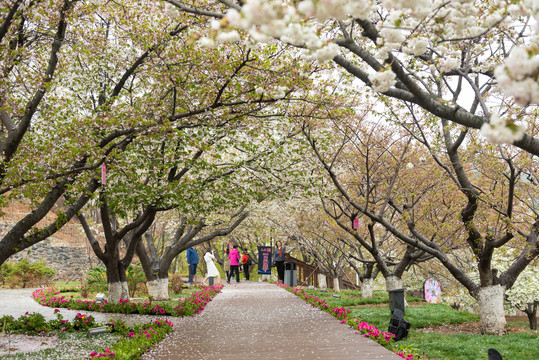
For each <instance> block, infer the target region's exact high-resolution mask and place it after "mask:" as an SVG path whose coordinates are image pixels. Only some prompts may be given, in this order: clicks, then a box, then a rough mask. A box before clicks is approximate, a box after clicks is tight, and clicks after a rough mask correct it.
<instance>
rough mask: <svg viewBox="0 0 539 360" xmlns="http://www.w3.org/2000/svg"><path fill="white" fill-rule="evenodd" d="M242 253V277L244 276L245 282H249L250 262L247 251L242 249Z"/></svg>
mask: <svg viewBox="0 0 539 360" xmlns="http://www.w3.org/2000/svg"><path fill="white" fill-rule="evenodd" d="M242 252H243V255H242V257H241V264H242V266H243V276H245V280H249V275H250V274H249V267H250V266H251V264H252V261H251V257H250V256H249V253H248V252H247V250H245V249H243V250H242Z"/></svg>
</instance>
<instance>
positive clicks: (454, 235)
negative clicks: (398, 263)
mask: <svg viewBox="0 0 539 360" xmlns="http://www.w3.org/2000/svg"><path fill="white" fill-rule="evenodd" d="M416 111H417V109H416V108H414V107H404V108H399V107H398V106H396V107H394V108H391V109H390V111H384V114H385V116H387V117H388V118H389V119H397V123H398V124H396V125H398V126H388V125H381V124H382V123H380V122H373V121H369V119H368V118H363V119H364V120H363V121H362V124H361V125H360V126H358V125H355V126H354V125H349V124H350V123H349V122H342V121H339V122H338V123H336V125H334V127H333V128H334V129H335V131H336V132H338V133H339V134H341V135H340V136H341V137H342V139H344V140H343V141H342V143H339V144H338V145H335V144H330V145H331V146H328V145H326V144H325V143H324V142H321V141H318V142H316V141H315V139H316V137H315V136H314V130H312V129H313V127H306V128H305V134H306V136H307V138H308V139H309V142H310V144H311V146H312V148H313V150H314V153H315V154H316V157H317V158H318V160H319V161H320V163H321V165H322V166H323V168H324V169H325V171H326V173H327V174H328V176H329V179H331V182H332V183H333V184H334V186H335V188H336V189H337V190H338V192H339V193H340V195H341V200H340V201H341V202H340V203H336V204H337V206H338V207H339V210H340V211H341V212H342V213H344V214H348V215H347V217H348V218H349V219H352V218H353V217H354V216H357V217H359V218H360V219H361V217H364V218H365V220H364V221H365V222H367V223H372V224H373V225H371V226H374V225H376V226H381V227H383V228H384V229H386V230H387V231H389V232H390V233H391V234H392V235H393V236H394V237H395V238H397V239H399V240H400V241H402V242H404V243H406V244H407V245H409V246H413V247H414V248H415V249H416V250H418V251H421V252H423V253H424V254H427V255H429V256H431V257H434V258H436V259H438V260H439V261H440V262H441V263H442V264H443V265H444V267H446V269H447V270H448V271H449V272H450V273H451V275H452V276H453V277H455V279H456V280H458V281H459V282H460V283H461V284H462V285H463V286H464V287H465V288H466V289H467V290H468V291H469V293H470V294H471V295H472V297H474V298H475V299H477V300H478V302H479V308H480V312H481V322H482V331H483V332H489V333H496V334H500V333H503V331H504V325H505V314H504V309H503V300H504V293H505V291H506V290H507V289H510V288H511V287H512V286H513V284H514V283H515V280H516V279H517V278H518V276H519V274H520V273H521V272H522V271H524V269H525V268H526V267H527V266H528V265H529V264H530V263H531V262H532V261H533V260H534V259H535V258H537V256H538V254H539V246H538V245H539V244H538V243H537V234H538V231H537V221H536V220H534V218H535V217H536V216H537V209H536V205H537V204H536V195H535V186H536V185H535V184H534V181H529V180H526V181H524V179H527V178H528V177H531V178H532V179H533V178H534V177H533V172H532V173H530V172H529V170H528V169H529V166H530V164H531V163H534V161H535V160H534V157H533V155H530V154H528V153H526V152H524V151H516V150H511V149H510V148H505V147H495V146H492V145H487V144H485V143H484V141H483V140H482V139H481V138H480V137H478V136H477V134H476V135H474V134H473V133H471V132H469V131H468V130H466V129H459V128H458V127H456V126H452V125H451V124H450V123H449V122H448V121H442V124H443V128H442V129H441V131H438V130H437V129H436V125H434V124H435V123H434V124H433V126H434V127H429V128H426V127H425V126H422V125H421V124H420V120H418V118H419V115H417V116H416ZM382 115H383V114H382ZM352 124H353V123H352ZM318 126H320V127H321V128H322V130H323V131H326V127H327V126H328V125H327V124H322V125H318ZM373 128H376V129H377V131H373ZM384 130H385V131H387V132H385V131H384ZM388 132H389V133H391V134H392V135H391V136H390V137H389V136H387V135H384V134H388ZM317 140H318V139H317ZM479 156H481V161H477V159H478V157H479ZM360 159H361V162H358V160H360ZM350 160H352V161H350ZM362 163H363V164H362ZM358 164H362V165H361V166H359V165H358ZM349 174H353V176H351V175H349ZM530 224H531V226H530ZM345 225H347V226H350V222H348V224H345ZM508 248H514V249H518V250H517V251H516V252H515V257H514V258H512V259H511V260H510V261H509V263H508V264H506V267H505V268H504V269H503V271H501V269H500V268H497V266H496V265H495V264H494V263H493V261H492V259H493V255H494V254H495V253H497V252H502V253H503V252H505V251H506V250H505V249H508ZM462 251H465V252H466V253H467V254H468V255H469V257H467V258H470V259H473V261H472V263H473V266H474V267H475V270H476V272H477V275H478V276H477V277H470V276H469V274H468V272H467V269H464V268H462V267H461V266H460V264H459V262H458V261H455V256H458V254H459V253H460V252H462Z"/></svg>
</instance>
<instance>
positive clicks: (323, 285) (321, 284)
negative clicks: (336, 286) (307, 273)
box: [318, 274, 328, 289]
mask: <svg viewBox="0 0 539 360" xmlns="http://www.w3.org/2000/svg"><path fill="white" fill-rule="evenodd" d="M318 287H319V288H320V289H325V288H327V287H328V282H327V280H326V275H324V274H318Z"/></svg>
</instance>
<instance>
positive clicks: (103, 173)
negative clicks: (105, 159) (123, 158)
mask: <svg viewBox="0 0 539 360" xmlns="http://www.w3.org/2000/svg"><path fill="white" fill-rule="evenodd" d="M101 184H103V185H107V165H105V163H103V165H101Z"/></svg>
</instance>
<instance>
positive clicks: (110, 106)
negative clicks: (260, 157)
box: [0, 0, 303, 263]
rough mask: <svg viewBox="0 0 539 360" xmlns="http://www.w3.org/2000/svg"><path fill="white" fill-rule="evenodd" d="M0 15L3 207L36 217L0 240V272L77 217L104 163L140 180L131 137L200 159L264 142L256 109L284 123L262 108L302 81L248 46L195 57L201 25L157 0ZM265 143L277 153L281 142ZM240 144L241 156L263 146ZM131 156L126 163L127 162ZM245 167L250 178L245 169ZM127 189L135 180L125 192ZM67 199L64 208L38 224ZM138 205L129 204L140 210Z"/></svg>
mask: <svg viewBox="0 0 539 360" xmlns="http://www.w3.org/2000/svg"><path fill="white" fill-rule="evenodd" d="M0 11H1V15H2V17H1V29H2V30H1V32H0V35H1V36H0V40H1V42H0V44H1V45H2V48H1V51H2V58H3V59H5V61H4V62H3V65H2V66H3V68H2V69H3V71H4V77H3V79H4V81H3V82H2V84H1V86H2V89H1V91H2V96H1V98H2V100H1V101H2V103H1V104H0V107H1V108H0V111H1V119H2V123H3V127H2V131H4V132H3V133H2V134H3V143H2V144H3V145H2V146H3V147H2V149H3V150H2V151H3V153H2V154H3V156H4V162H3V165H2V171H1V173H2V175H1V179H2V191H1V192H2V194H3V197H2V203H3V204H6V203H7V202H8V201H10V200H11V199H19V200H21V201H31V203H32V206H33V209H34V210H33V211H32V212H31V213H30V214H29V215H28V216H26V217H25V218H24V219H23V220H22V221H20V222H18V223H17V224H15V226H14V227H13V228H12V229H11V230H10V231H9V232H8V233H7V234H6V235H4V236H3V238H2V239H1V240H0V263H2V262H4V261H5V260H6V259H7V258H8V257H9V256H11V255H12V254H14V253H16V252H18V251H21V250H23V249H26V248H28V247H30V246H32V245H34V244H36V243H37V242H39V241H42V240H44V239H46V238H47V237H49V236H51V235H53V234H54V233H55V232H56V231H57V230H58V229H59V228H61V226H63V225H64V224H65V223H66V222H67V221H68V220H69V219H70V218H71V217H73V216H74V215H75V214H76V213H77V212H78V211H79V210H80V209H82V207H83V206H84V205H85V204H86V203H87V202H88V201H89V200H90V199H91V197H92V196H93V194H94V193H95V191H96V190H97V189H98V188H99V187H100V186H101V184H100V183H101V181H100V173H99V169H101V165H102V164H103V163H104V162H107V165H111V164H113V163H114V162H118V161H119V159H120V158H121V157H122V156H125V157H124V158H123V160H122V161H123V163H122V165H123V168H122V170H121V171H123V172H126V173H127V172H129V171H132V172H131V174H132V175H134V174H136V173H137V165H136V164H137V162H136V161H134V159H137V157H136V156H134V154H136V153H137V151H138V152H139V153H141V151H140V149H143V147H144V145H141V144H142V143H143V142H140V143H139V145H137V146H138V148H137V149H136V150H133V148H134V146H133V145H132V144H133V142H134V141H135V139H137V138H139V137H145V138H146V139H147V140H146V141H147V144H148V143H151V142H152V141H153V142H156V141H157V140H156V139H158V138H159V137H161V136H163V134H165V135H167V136H168V137H171V136H172V135H171V134H173V133H174V132H178V133H183V134H184V135H185V136H186V137H185V139H187V141H183V142H182V141H181V142H178V143H177V148H176V150H177V151H187V150H189V151H190V150H191V149H193V148H196V149H198V150H197V151H203V149H201V146H200V145H201V144H202V143H197V142H199V141H203V142H204V141H206V142H205V144H206V145H207V144H209V143H211V140H209V137H210V136H209V135H211V137H214V138H216V139H217V138H220V144H218V145H217V146H224V145H222V144H223V143H225V142H226V141H227V136H228V139H231V138H232V137H233V134H234V131H235V132H236V133H237V134H240V133H241V134H245V133H248V132H251V133H257V132H260V134H261V135H260V137H262V134H265V132H263V131H260V129H261V126H262V125H263V121H260V122H259V123H258V124H255V123H254V122H251V123H250V124H249V125H247V124H246V123H242V122H241V120H242V119H243V118H244V117H245V116H248V115H249V113H250V112H253V111H254V112H256V116H251V119H253V118H255V117H258V118H259V119H264V118H265V119H269V118H270V117H271V116H272V114H277V115H279V116H281V117H283V116H284V115H285V114H286V108H285V107H283V108H273V110H268V109H267V105H269V104H272V103H274V102H276V101H277V100H281V99H283V98H285V97H289V95H290V94H291V93H292V92H293V87H294V86H293V84H294V81H295V80H299V79H301V78H302V76H303V75H300V74H301V73H302V71H303V70H302V68H301V66H298V64H294V62H293V61H289V62H287V63H288V64H289V65H288V66H285V65H283V62H281V65H278V66H275V67H273V68H272V66H273V65H272V64H273V62H274V61H275V59H276V58H277V57H276V56H274V55H272V54H271V53H267V55H264V56H263V57H264V63H263V64H262V65H260V66H259V67H256V66H254V61H255V60H256V57H257V56H259V55H252V56H251V55H250V54H251V53H252V51H251V50H249V49H246V48H245V47H244V46H234V45H232V46H229V47H226V48H224V47H222V48H220V49H213V50H207V49H203V48H200V47H199V46H198V45H197V44H196V43H195V42H194V41H193V39H194V36H195V35H194V32H193V31H195V30H196V31H200V29H201V27H204V26H205V24H206V23H205V22H204V21H201V19H197V18H193V17H192V16H189V15H188V16H175V17H174V18H171V17H170V16H168V15H167V14H166V13H165V12H163V8H162V3H160V2H156V1H142V2H137V3H136V4H131V3H124V2H122V1H120V2H113V3H111V2H102V3H101V2H97V3H95V4H94V3H91V4H90V3H84V2H79V1H53V2H51V3H50V4H48V5H45V4H41V3H39V4H35V3H34V2H31V1H18V0H14V1H12V2H9V3H6V6H5V7H2V8H1V9H0ZM133 19H135V20H133ZM202 20H203V19H202ZM51 29H55V30H51ZM196 31H195V32H196ZM272 49H273V50H275V49H276V47H272ZM212 57H213V59H214V61H212ZM222 58H225V59H226V61H221V59H222ZM217 59H219V60H217ZM288 60H291V59H290V58H287V61H288ZM279 61H281V60H279ZM246 69H249V71H248V72H246V71H245V70H246ZM244 73H245V74H246V76H244ZM285 73H286V74H288V75H290V76H282V75H283V74H285ZM269 74H272V75H273V76H268V75H269ZM276 79H278V80H276ZM300 81H302V80H300ZM201 84H206V86H201ZM45 95H46V96H45ZM265 108H266V109H265ZM253 114H254V113H253ZM186 119H190V120H189V121H187V120H186ZM220 119H222V120H223V121H220ZM194 120H196V121H194ZM268 122H270V121H268ZM210 125H211V126H210ZM264 126H265V125H264ZM225 127H226V130H225ZM238 130H241V131H238ZM189 131H191V134H189V133H188V132H189ZM227 131H229V132H228V134H227V133H226V132H227ZM208 132H209V133H208ZM219 132H221V134H220V135H219V134H217V133H219ZM204 133H205V135H204ZM192 135H196V136H192ZM189 137H191V140H190V141H189ZM269 139H271V141H272V142H273V143H274V145H277V144H279V143H280V142H282V141H283V139H282V138H280V139H279V138H277V137H276V136H274V137H270V138H269ZM235 140H237V139H235ZM240 140H241V139H240ZM243 141H244V143H243V147H247V145H250V146H251V147H252V148H253V147H255V146H256V143H255V142H251V143H248V142H246V141H245V140H243ZM228 142H229V143H232V142H233V141H232V140H228ZM206 145H205V146H206ZM126 149H127V150H129V154H127V153H125V155H122V154H124V151H126ZM169 149H170V150H168V151H173V150H172V147H170V148H169ZM242 150H243V149H236V150H235V151H236V152H241V151H242ZM251 153H252V151H251ZM213 156H219V155H217V153H216V155H213ZM109 159H113V160H109ZM139 159H140V157H139ZM246 160H247V159H246ZM139 164H140V163H139ZM208 164H209V163H208ZM242 166H243V167H242V169H243V170H242V171H249V170H248V168H249V163H248V162H246V163H244V164H243V165H242ZM111 174H115V172H114V171H112V172H111ZM133 178H134V177H131V179H133ZM126 179H129V178H126ZM130 181H131V184H133V185H134V184H135V183H136V180H125V182H124V184H125V185H127V184H129V182H130ZM117 183H121V182H117ZM215 184H216V183H215ZM137 186H139V188H140V186H141V185H140V184H139V185H137ZM127 188H128V187H127V186H126V187H125V188H124V190H120V191H119V193H121V191H125V190H126V189H127ZM150 188H151V187H148V188H147V189H150ZM223 189H225V190H226V189H230V190H231V191H232V189H233V187H228V186H223V188H222V189H221V190H223ZM139 190H140V189H139ZM171 191H172V190H170V189H169V193H170V192H171ZM138 193H139V194H140V192H138ZM216 193H217V192H216ZM135 194H136V193H135ZM147 195H148V201H144V203H146V204H151V203H152V197H153V199H155V198H156V194H155V192H154V193H152V192H151V191H150V192H149V193H148V194H147ZM62 196H64V197H65V199H66V200H67V201H65V202H64V205H65V207H64V209H63V211H61V212H59V213H58V216H57V218H55V219H54V220H53V221H51V222H49V223H48V224H46V225H43V224H42V223H40V221H41V220H42V219H44V217H45V216H46V215H47V214H48V213H49V212H50V210H51V209H52V207H53V206H54V204H55V203H56V202H57V201H58V200H60V199H61V198H62ZM165 196H166V195H165ZM134 198H135V197H132V198H131V199H130V200H129V201H131V203H126V205H130V206H131V207H133V202H136V200H133V199H134ZM126 199H127V197H123V198H122V197H109V198H108V202H109V204H110V205H112V206H114V205H115V202H116V203H117V202H118V201H122V200H126ZM186 199H187V197H186ZM215 199H217V196H215V197H214V200H215ZM38 224H39V226H38Z"/></svg>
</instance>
